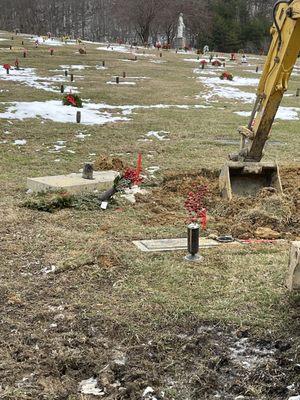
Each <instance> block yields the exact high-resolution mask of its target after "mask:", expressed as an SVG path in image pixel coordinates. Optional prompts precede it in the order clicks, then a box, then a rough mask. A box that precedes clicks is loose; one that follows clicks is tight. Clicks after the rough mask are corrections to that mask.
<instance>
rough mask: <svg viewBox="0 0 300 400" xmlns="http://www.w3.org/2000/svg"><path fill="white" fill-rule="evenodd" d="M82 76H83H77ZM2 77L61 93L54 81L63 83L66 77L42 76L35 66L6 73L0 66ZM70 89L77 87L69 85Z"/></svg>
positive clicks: (6, 79) (0, 76)
mask: <svg viewBox="0 0 300 400" xmlns="http://www.w3.org/2000/svg"><path fill="white" fill-rule="evenodd" d="M76 78H82V77H76ZM0 79H2V80H5V81H13V82H17V83H21V84H24V85H26V86H29V87H32V88H35V89H42V90H45V91H47V92H53V93H60V88H54V87H53V85H52V82H53V83H57V84H58V83H60V84H61V83H63V82H65V78H64V77H61V76H52V77H40V76H37V75H36V70H35V68H24V69H19V70H17V69H11V70H10V72H9V74H7V73H6V71H5V69H4V68H0ZM68 89H69V90H76V88H73V87H71V86H70V87H68Z"/></svg>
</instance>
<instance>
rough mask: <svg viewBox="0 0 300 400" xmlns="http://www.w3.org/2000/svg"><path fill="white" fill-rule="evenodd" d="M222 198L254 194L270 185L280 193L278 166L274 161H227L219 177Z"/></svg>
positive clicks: (230, 198) (228, 198)
mask: <svg viewBox="0 0 300 400" xmlns="http://www.w3.org/2000/svg"><path fill="white" fill-rule="evenodd" d="M219 187H220V192H221V195H222V197H223V198H225V199H227V200H229V201H231V200H232V197H233V196H243V197H247V196H256V195H257V193H258V192H259V191H260V190H261V189H263V188H264V187H272V188H274V189H276V190H277V193H282V185H281V180H280V174H279V167H278V165H277V164H275V163H261V162H259V163H255V162H228V163H227V164H225V165H224V167H223V168H222V171H221V174H220V178H219Z"/></svg>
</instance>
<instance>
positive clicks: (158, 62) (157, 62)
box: [149, 60, 167, 64]
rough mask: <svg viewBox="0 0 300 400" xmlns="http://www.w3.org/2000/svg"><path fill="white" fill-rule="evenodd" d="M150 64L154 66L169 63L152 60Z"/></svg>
mask: <svg viewBox="0 0 300 400" xmlns="http://www.w3.org/2000/svg"><path fill="white" fill-rule="evenodd" d="M149 62H151V63H152V64H166V63H167V61H164V60H151V61H149Z"/></svg>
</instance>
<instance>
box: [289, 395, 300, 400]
mask: <svg viewBox="0 0 300 400" xmlns="http://www.w3.org/2000/svg"><path fill="white" fill-rule="evenodd" d="M289 400H300V395H299V396H292V397H289Z"/></svg>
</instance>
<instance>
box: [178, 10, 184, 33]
mask: <svg viewBox="0 0 300 400" xmlns="http://www.w3.org/2000/svg"><path fill="white" fill-rule="evenodd" d="M184 29H185V25H184V22H183V14H182V13H180V15H179V20H178V30H177V38H178V39H183V34H184Z"/></svg>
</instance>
